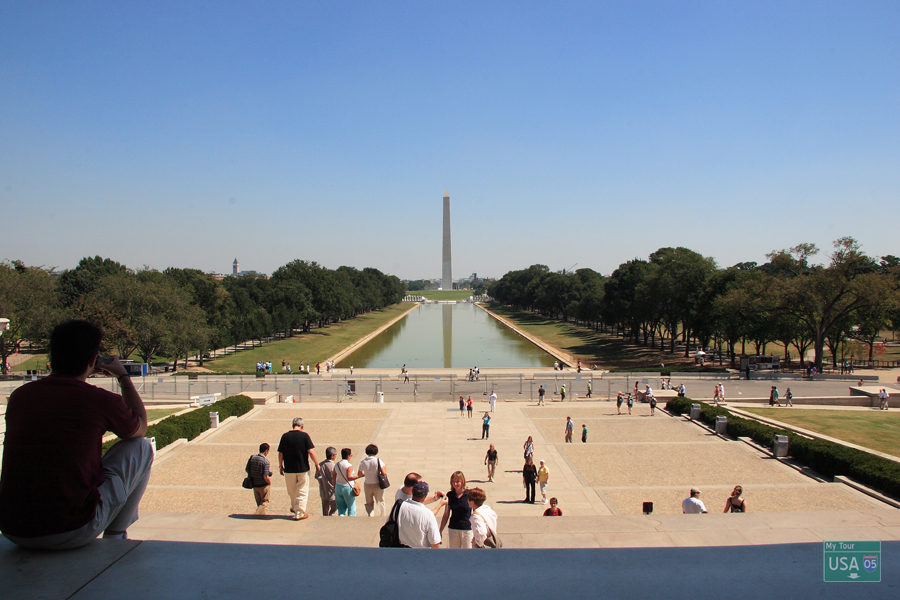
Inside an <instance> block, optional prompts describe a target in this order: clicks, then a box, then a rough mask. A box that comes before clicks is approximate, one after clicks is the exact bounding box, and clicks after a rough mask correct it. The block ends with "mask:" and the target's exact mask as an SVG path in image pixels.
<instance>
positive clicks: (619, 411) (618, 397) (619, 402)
mask: <svg viewBox="0 0 900 600" xmlns="http://www.w3.org/2000/svg"><path fill="white" fill-rule="evenodd" d="M624 401H625V398H624V397H623V396H622V392H619V393H618V395H616V414H617V415H621V414H622V402H624Z"/></svg>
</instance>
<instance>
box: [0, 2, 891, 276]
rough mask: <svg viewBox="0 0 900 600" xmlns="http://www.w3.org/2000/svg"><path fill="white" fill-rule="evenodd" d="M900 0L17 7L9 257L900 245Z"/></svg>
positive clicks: (1, 43)
mask: <svg viewBox="0 0 900 600" xmlns="http://www.w3.org/2000/svg"><path fill="white" fill-rule="evenodd" d="M898 31H900V3H897V2H896V1H893V2H789V3H784V2H777V3H769V2H754V3H748V2H733V3H727V2H710V3H707V2H616V3H610V2H585V3H577V2H570V3H546V2H533V3H530V2H517V3H513V2H500V3H490V2H473V3H464V2H453V3H449V2H448V3H432V2H410V3H397V2H391V3H388V2H383V3H355V2H346V3H322V2H316V3H313V2H284V3H281V2H256V3H232V2H183V1H182V2H153V3H146V4H145V5H135V6H132V5H131V3H114V2H108V3H94V2H62V3H60V2H18V3H13V2H5V3H3V4H2V5H0V224H2V227H0V232H2V233H0V260H4V259H5V260H12V259H21V260H23V261H24V262H25V263H26V264H38V265H44V266H47V267H51V266H53V267H58V268H71V267H73V266H75V265H76V264H77V262H78V260H79V259H80V258H81V257H83V256H88V255H91V256H93V255H95V254H99V255H101V256H104V257H109V258H113V259H115V260H118V261H120V262H122V263H125V264H127V265H128V266H130V267H135V268H139V267H141V266H143V265H148V266H150V267H153V268H158V269H164V268H166V267H168V266H180V267H193V268H198V269H201V270H204V271H214V272H229V271H230V265H231V261H232V260H233V259H234V258H235V257H237V258H238V259H239V260H240V262H241V267H242V268H244V269H256V270H259V271H263V272H269V273H271V271H273V270H274V269H275V268H277V267H278V266H280V265H282V264H285V263H286V262H288V261H290V260H293V259H304V260H315V261H318V262H319V263H321V264H323V265H325V266H327V267H330V268H336V267H338V266H340V265H344V264H346V265H351V266H355V267H358V268H362V267H367V266H371V267H375V268H378V269H381V270H382V271H384V272H389V273H394V274H396V275H398V276H400V277H401V278H432V277H440V274H441V217H442V196H443V192H444V189H445V188H449V190H450V195H451V204H452V213H453V225H452V227H453V269H454V276H455V277H460V276H466V275H468V274H470V273H472V272H478V273H479V275H483V276H496V277H499V276H501V275H503V274H504V273H505V272H507V271H509V270H512V269H521V268H525V267H527V266H529V265H531V264H534V263H543V264H547V265H548V266H550V267H551V269H554V270H558V269H562V268H570V267H572V266H573V265H575V264H576V263H577V267H576V268H581V267H591V268H593V269H595V270H597V271H599V272H601V273H603V274H609V273H610V272H611V271H612V270H614V269H615V268H616V267H617V266H618V265H619V264H620V263H622V262H624V261H626V260H629V259H632V258H635V257H642V258H646V257H647V255H649V254H650V253H651V252H653V251H654V250H656V249H657V248H659V247H663V246H686V247H688V248H691V249H693V250H695V251H697V252H700V253H701V254H703V255H705V256H712V257H713V258H715V259H716V261H717V262H718V264H719V265H720V266H729V265H732V264H734V263H736V262H740V261H757V262H764V261H765V254H766V253H767V252H770V251H772V250H776V249H781V248H788V247H791V246H794V245H796V244H798V243H801V242H812V243H815V244H817V245H818V246H819V247H820V248H821V249H822V253H821V254H820V260H821V261H823V262H824V261H825V260H826V259H827V254H828V253H829V251H830V249H831V242H832V241H833V240H835V239H837V238H839V237H843V236H853V237H855V238H856V239H857V240H859V241H860V242H861V243H862V245H863V250H865V251H866V252H867V253H869V254H870V255H872V256H881V255H885V254H895V255H900V247H898V244H897V242H896V240H897V223H898V217H900V201H898V200H900V198H898V196H900V193H898V190H900V110H898V108H900V36H898V34H897V32H898Z"/></svg>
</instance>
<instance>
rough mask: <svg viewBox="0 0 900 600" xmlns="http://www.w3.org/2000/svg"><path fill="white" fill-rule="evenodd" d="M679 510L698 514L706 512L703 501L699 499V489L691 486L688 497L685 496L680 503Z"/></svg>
mask: <svg viewBox="0 0 900 600" xmlns="http://www.w3.org/2000/svg"><path fill="white" fill-rule="evenodd" d="M681 512H683V513H684V514H686V515H699V514H701V513H706V512H708V511H707V510H706V506H705V505H704V504H703V501H702V500H700V490H698V489H697V488H691V496H690V498H685V499H684V502H682V503H681Z"/></svg>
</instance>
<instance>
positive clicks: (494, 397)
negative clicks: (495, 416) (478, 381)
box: [489, 390, 497, 412]
mask: <svg viewBox="0 0 900 600" xmlns="http://www.w3.org/2000/svg"><path fill="white" fill-rule="evenodd" d="M489 400H490V402H491V412H494V411H495V410H496V409H497V393H496V392H495V391H494V390H491V395H490V397H489Z"/></svg>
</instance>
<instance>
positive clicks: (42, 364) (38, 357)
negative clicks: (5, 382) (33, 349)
mask: <svg viewBox="0 0 900 600" xmlns="http://www.w3.org/2000/svg"><path fill="white" fill-rule="evenodd" d="M48 360H49V359H48V358H47V355H46V354H35V355H34V356H32V357H31V358H29V359H28V360H26V361H25V362H22V363H19V364H17V365H14V366H13V367H12V368H11V369H10V372H12V373H18V372H20V371H21V372H22V373H24V372H25V371H33V370H35V369H39V370H41V371H43V370H45V369H46V368H47V361H48Z"/></svg>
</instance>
